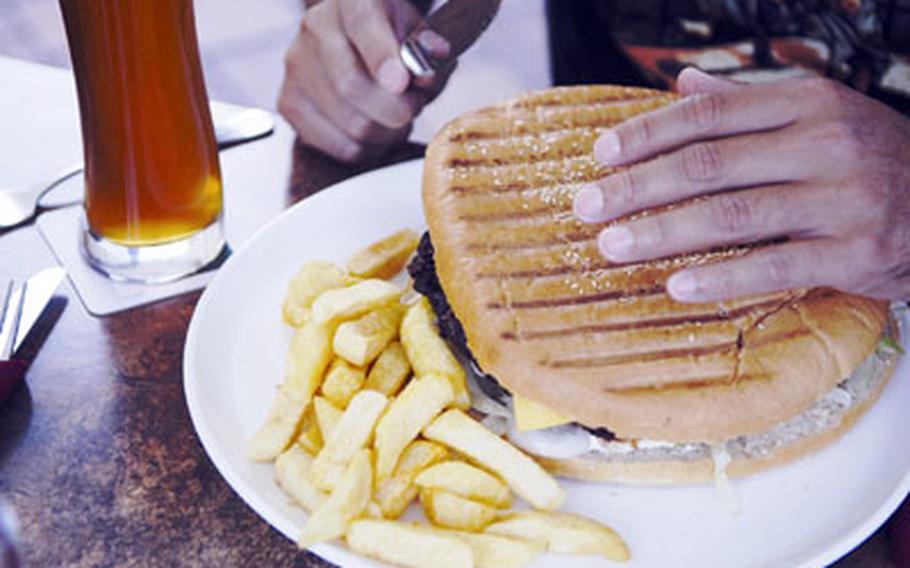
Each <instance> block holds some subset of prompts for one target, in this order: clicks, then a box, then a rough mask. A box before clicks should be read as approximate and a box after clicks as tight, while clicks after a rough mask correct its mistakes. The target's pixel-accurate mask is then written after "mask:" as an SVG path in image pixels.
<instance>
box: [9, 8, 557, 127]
mask: <svg viewBox="0 0 910 568" xmlns="http://www.w3.org/2000/svg"><path fill="white" fill-rule="evenodd" d="M543 4H544V2H543V0H504V1H503V3H502V8H501V11H500V14H499V16H498V17H497V19H496V21H495V22H494V23H493V25H492V26H491V27H490V29H489V30H488V31H487V33H486V34H485V35H484V37H482V38H481V39H480V40H479V41H478V42H477V44H475V45H474V46H473V47H472V48H471V49H470V50H469V51H468V52H467V54H466V55H465V56H464V57H463V58H462V60H461V61H460V62H459V68H458V70H457V71H456V72H455V75H454V76H453V78H452V81H451V82H450V84H449V87H448V88H447V89H446V91H445V93H444V94H443V95H442V96H440V97H439V99H437V100H436V101H435V102H434V104H433V105H431V107H429V108H427V110H426V111H425V112H424V114H423V115H422V116H421V118H420V120H419V121H418V123H417V124H416V125H415V132H414V135H413V137H414V138H415V139H417V140H422V141H427V140H429V138H430V137H431V136H432V133H433V132H435V131H436V130H437V129H438V128H439V127H440V126H442V124H444V123H445V122H446V121H448V119H449V118H451V117H454V116H455V115H457V114H460V113H461V112H464V111H466V110H469V109H471V108H476V107H478V106H482V105H484V104H488V103H491V102H493V101H496V100H498V99H501V98H503V97H505V96H509V95H513V94H517V93H520V92H522V91H526V90H528V89H533V88H542V87H545V86H547V85H548V83H549V64H548V58H547V53H548V51H547V37H546V29H545V23H544V18H543ZM195 7H196V25H197V28H198V30H199V41H200V49H201V51H202V60H203V66H204V68H205V78H206V83H207V86H208V91H209V96H210V97H212V98H214V99H219V100H223V101H227V102H233V103H238V104H244V105H250V106H258V107H262V108H268V109H274V108H275V100H276V98H277V95H278V89H279V87H280V85H281V78H282V74H283V57H284V52H285V49H286V48H287V46H288V45H289V44H290V41H291V38H292V37H293V36H294V33H295V32H296V30H297V26H298V23H299V20H300V14H301V11H302V1H301V0H229V1H225V0H195ZM0 55H7V56H12V57H16V58H20V59H26V60H29V61H35V62H39V63H46V64H49V65H54V66H58V67H69V66H70V62H69V53H68V51H67V47H66V38H65V35H64V30H63V21H62V19H61V16H60V9H59V7H58V5H57V0H0ZM479 86H482V88H478V87H479Z"/></svg>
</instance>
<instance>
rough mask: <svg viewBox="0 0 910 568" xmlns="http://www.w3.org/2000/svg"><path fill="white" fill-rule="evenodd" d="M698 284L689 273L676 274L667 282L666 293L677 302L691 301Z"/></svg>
mask: <svg viewBox="0 0 910 568" xmlns="http://www.w3.org/2000/svg"><path fill="white" fill-rule="evenodd" d="M697 288H698V284H697V283H696V281H695V277H694V276H692V275H691V274H690V273H689V272H687V271H683V272H677V273H676V274H674V275H673V276H671V277H670V279H669V280H667V291H668V292H670V295H671V296H673V297H674V298H675V299H677V300H692V299H694V298H695V292H696V289H697Z"/></svg>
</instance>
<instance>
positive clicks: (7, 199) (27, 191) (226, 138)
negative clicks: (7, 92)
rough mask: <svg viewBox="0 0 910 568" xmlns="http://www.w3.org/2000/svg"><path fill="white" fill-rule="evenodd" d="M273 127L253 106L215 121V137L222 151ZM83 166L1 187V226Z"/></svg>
mask: <svg viewBox="0 0 910 568" xmlns="http://www.w3.org/2000/svg"><path fill="white" fill-rule="evenodd" d="M274 128H275V121H274V118H273V116H272V113H270V112H268V111H265V110H261V109H256V108H251V109H245V110H242V111H239V112H235V113H232V114H230V115H228V116H226V117H224V118H221V119H220V120H218V121H217V122H216V123H215V139H216V140H217V143H218V148H219V149H221V150H223V149H225V148H230V147H232V146H237V145H239V144H243V143H245V142H250V141H253V140H257V139H259V138H263V137H265V136H268V135H269V134H271V133H272V131H273V130H274ZM82 167H83V166H82V164H74V165H72V166H70V167H68V168H66V169H64V170H63V171H61V172H60V173H58V174H57V175H56V176H54V177H53V178H52V179H51V180H49V181H45V182H43V183H39V184H37V185H35V186H32V187H10V188H0V229H5V228H8V227H13V226H16V225H19V224H22V223H24V222H26V221H28V220H29V219H31V218H33V217H34V216H35V214H36V213H37V211H38V207H39V202H40V200H41V198H42V197H43V196H44V195H45V194H46V193H48V192H49V191H50V190H52V189H54V188H55V187H57V186H58V185H60V184H61V183H63V182H64V181H66V180H67V179H69V178H71V177H73V176H75V175H77V174H79V173H80V172H82ZM81 201H82V195H81V194H80V195H79V196H78V197H74V198H71V199H68V200H63V201H62V202H55V203H54V204H53V206H43V207H42V208H44V209H51V208H58V207H65V206H67V205H74V204H76V203H80V202H81Z"/></svg>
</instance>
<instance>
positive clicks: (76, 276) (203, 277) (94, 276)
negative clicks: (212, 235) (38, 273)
mask: <svg viewBox="0 0 910 568" xmlns="http://www.w3.org/2000/svg"><path fill="white" fill-rule="evenodd" d="M82 219H83V211H82V207H81V206H75V207H66V208H63V209H57V210H54V211H49V212H47V213H44V214H42V215H41V216H40V217H38V220H37V222H36V225H37V226H38V230H39V231H40V232H41V236H42V237H44V240H45V242H46V243H47V244H48V246H49V247H50V248H51V250H52V251H53V253H54V256H56V257H57V260H58V261H59V262H60V264H62V265H63V267H64V268H65V269H66V272H67V274H69V277H70V282H72V284H73V288H75V289H76V293H77V294H78V295H79V299H80V300H81V301H82V304H83V305H84V306H85V309H86V310H88V312H89V313H90V314H92V315H95V316H107V315H111V314H114V313H117V312H121V311H125V310H129V309H131V308H135V307H138V306H143V305H146V304H151V303H154V302H159V301H161V300H165V299H167V298H173V297H174V296H180V295H182V294H186V293H187V292H192V291H194V290H200V289H202V288H205V286H206V284H208V282H209V280H210V279H211V278H212V275H214V274H215V270H216V269H217V268H218V267H219V266H221V264H222V263H223V262H224V261H225V260H226V259H227V257H228V256H229V255H230V253H229V249H228V248H227V247H226V248H225V250H224V252H222V254H221V255H220V256H219V257H218V258H216V259H215V260H214V261H213V262H211V263H209V264H208V265H207V266H205V267H203V268H202V269H200V270H199V272H197V273H195V274H191V275H190V276H187V277H185V278H181V279H180V280H176V281H173V282H167V283H163V284H139V283H135V282H118V281H115V280H111V279H110V278H108V277H106V276H104V275H103V274H101V273H100V272H98V271H97V270H96V269H94V268H93V267H92V266H91V265H90V264H89V263H88V260H87V259H86V257H85V252H84V250H83V248H82V239H83V237H84V234H83V220H82Z"/></svg>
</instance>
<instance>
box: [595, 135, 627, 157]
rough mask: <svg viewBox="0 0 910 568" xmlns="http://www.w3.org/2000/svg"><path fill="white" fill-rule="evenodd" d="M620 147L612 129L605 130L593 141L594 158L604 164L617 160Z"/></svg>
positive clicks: (620, 150)
mask: <svg viewBox="0 0 910 568" xmlns="http://www.w3.org/2000/svg"><path fill="white" fill-rule="evenodd" d="M621 153H622V147H621V144H620V142H619V136H617V135H616V132H615V131H614V130H607V131H606V132H604V133H603V134H601V135H600V138H598V139H597V141H596V142H594V159H595V160H597V161H598V162H600V163H602V164H606V165H610V164H613V163H615V162H616V161H617V160H619V157H620V154H621Z"/></svg>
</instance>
